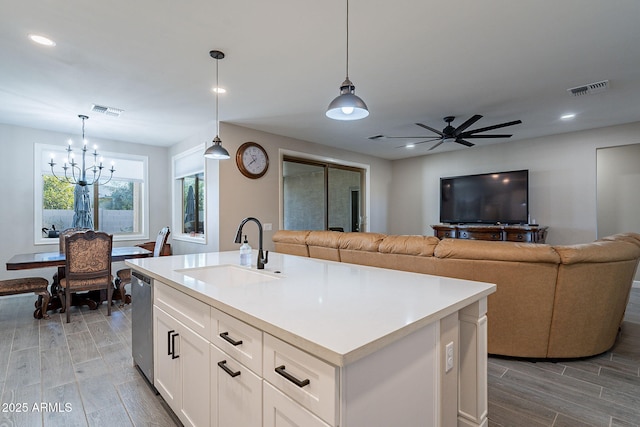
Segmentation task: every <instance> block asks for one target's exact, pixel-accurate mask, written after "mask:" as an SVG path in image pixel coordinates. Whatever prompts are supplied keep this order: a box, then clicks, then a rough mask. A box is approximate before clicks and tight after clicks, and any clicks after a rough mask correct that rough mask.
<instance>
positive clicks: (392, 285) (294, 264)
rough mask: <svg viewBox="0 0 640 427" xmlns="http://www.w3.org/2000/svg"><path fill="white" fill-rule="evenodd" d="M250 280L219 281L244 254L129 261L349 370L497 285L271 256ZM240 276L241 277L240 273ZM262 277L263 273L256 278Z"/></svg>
mask: <svg viewBox="0 0 640 427" xmlns="http://www.w3.org/2000/svg"><path fill="white" fill-rule="evenodd" d="M256 257H257V252H256V251H254V252H253V260H254V265H253V267H252V268H251V269H250V270H251V271H252V272H254V273H256V274H251V273H250V272H248V273H247V274H246V276H248V277H249V279H250V280H247V281H245V282H244V283H239V282H240V280H238V281H237V282H236V283H230V282H232V281H233V280H223V279H220V280H219V277H220V278H221V277H222V276H223V275H222V274H221V273H222V272H223V271H226V270H228V269H226V268H225V267H222V268H212V267H216V266H227V265H230V266H233V267H231V270H232V272H233V273H234V274H235V277H236V278H241V276H242V275H243V270H244V271H246V270H248V267H240V265H239V261H240V255H239V252H238V251H231V252H214V253H202V254H190V255H175V256H166V257H156V258H141V259H132V260H127V261H126V264H127V265H129V266H130V267H131V268H133V269H134V270H137V271H139V272H140V273H143V274H145V275H147V276H150V277H152V278H154V279H156V280H160V281H162V282H163V283H165V284H167V285H169V286H172V287H174V288H176V289H178V290H180V291H182V292H184V293H186V294H188V295H191V296H192V297H195V298H197V299H199V300H201V301H203V302H205V303H207V304H209V305H211V306H213V307H216V308H217V309H219V310H221V311H223V312H225V313H227V314H229V315H231V316H234V317H236V318H238V319H240V320H242V321H244V322H247V323H249V324H251V325H253V326H255V327H257V328H258V329H261V330H263V331H265V332H267V333H269V334H271V335H274V336H276V337H278V338H280V339H282V340H284V341H286V342H288V343H290V344H292V345H294V346H296V347H299V348H301V349H302V350H305V351H307V352H309V353H311V354H314V355H315V356H317V357H319V358H321V359H324V360H326V361H327V362H329V363H332V364H334V365H336V366H344V365H346V364H348V363H350V362H352V361H354V360H357V359H360V358H362V357H364V356H366V355H368V354H371V353H373V352H375V351H376V350H378V349H379V348H382V347H383V346H386V345H388V344H390V343H392V342H394V341H396V340H397V339H400V338H402V337H404V336H406V335H408V334H410V333H411V332H413V331H415V330H417V329H419V328H421V327H423V326H425V325H428V324H430V323H432V322H434V321H437V320H438V319H441V318H443V317H445V316H447V315H449V314H451V313H454V312H456V311H458V310H460V309H462V308H463V307H466V306H468V305H469V304H471V303H473V302H475V301H478V300H480V299H481V298H484V297H486V296H487V295H489V294H491V293H492V292H494V291H495V289H496V286H495V285H492V284H488V283H481V282H473V281H469V280H459V279H451V278H446V277H439V276H431V275H426V274H419V273H409V272H403V271H397V270H389V269H382V268H375V267H367V266H360V265H355V264H347V263H339V262H332V261H324V260H318V259H313V258H305V257H298V256H293V255H283V254H278V253H269V263H268V264H267V265H266V267H265V269H264V270H257V269H256V268H255V259H256ZM238 273H239V274H238ZM257 273H262V274H257Z"/></svg>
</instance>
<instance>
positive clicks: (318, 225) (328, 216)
mask: <svg viewBox="0 0 640 427" xmlns="http://www.w3.org/2000/svg"><path fill="white" fill-rule="evenodd" d="M282 170H283V179H282V181H283V186H284V188H283V193H282V194H283V198H284V200H283V207H284V210H283V215H284V229H285V230H336V231H361V221H362V213H361V212H362V206H364V201H363V198H364V191H363V190H364V188H363V185H364V182H365V180H364V177H365V175H364V173H365V171H364V170H363V169H358V168H353V167H348V166H342V165H338V164H333V163H327V162H316V161H309V160H305V159H298V158H292V157H285V158H284V161H283V168H282Z"/></svg>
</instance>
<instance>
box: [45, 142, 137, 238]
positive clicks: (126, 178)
mask: <svg viewBox="0 0 640 427" xmlns="http://www.w3.org/2000/svg"><path fill="white" fill-rule="evenodd" d="M64 149H65V147H64V146H63V145H60V146H53V145H44V144H36V146H35V160H36V167H35V177H34V182H35V204H34V206H35V211H36V215H35V216H36V218H35V236H36V238H35V243H36V244H51V243H55V242H56V241H57V239H55V238H53V239H52V238H49V237H47V236H48V234H47V233H45V232H44V230H48V229H52V228H54V227H55V229H56V230H64V229H66V228H70V227H72V226H73V218H74V214H75V211H74V191H75V189H76V186H75V185H73V184H70V183H66V182H62V181H60V180H59V179H58V178H56V177H55V176H53V174H52V173H51V167H50V166H49V164H48V163H49V161H50V159H51V158H52V156H54V161H55V158H57V159H64V158H66V152H65V150H64ZM103 155H104V157H105V158H106V159H109V160H108V161H109V162H110V161H113V162H114V165H115V168H116V172H115V173H114V175H113V178H112V179H111V180H110V181H109V182H108V183H106V184H100V185H93V186H88V187H87V188H86V193H87V197H88V199H89V200H90V201H91V203H90V205H91V210H90V215H91V219H92V221H93V228H94V229H95V230H100V231H105V232H107V233H110V234H113V235H114V240H138V239H143V238H148V235H149V234H148V230H147V229H146V224H148V218H147V209H146V206H147V205H148V202H147V195H146V194H145V182H146V178H147V163H148V158H147V157H146V156H136V155H129V154H119V153H106V152H104V153H103ZM58 162H60V160H58ZM105 170H106V168H105ZM55 171H56V175H58V176H61V175H62V176H64V173H63V172H62V169H61V168H60V165H57V166H56V167H55ZM59 171H60V172H59ZM106 178H107V177H104V178H103V179H102V180H101V181H102V182H104V181H106Z"/></svg>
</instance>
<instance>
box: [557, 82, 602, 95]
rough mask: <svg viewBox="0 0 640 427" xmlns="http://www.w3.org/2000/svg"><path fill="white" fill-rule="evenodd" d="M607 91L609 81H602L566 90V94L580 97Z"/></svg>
mask: <svg viewBox="0 0 640 427" xmlns="http://www.w3.org/2000/svg"><path fill="white" fill-rule="evenodd" d="M607 89H609V80H602V81H600V82H595V83H589V84H588V85H584V86H578V87H573V88H571V89H567V92H569V94H570V95H571V96H582V95H593V94H594V93H600V92H604V91H605V90H607Z"/></svg>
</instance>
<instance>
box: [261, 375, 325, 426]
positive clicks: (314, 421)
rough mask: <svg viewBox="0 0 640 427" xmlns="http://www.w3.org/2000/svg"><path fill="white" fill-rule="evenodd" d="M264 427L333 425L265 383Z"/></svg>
mask: <svg viewBox="0 0 640 427" xmlns="http://www.w3.org/2000/svg"><path fill="white" fill-rule="evenodd" d="M263 403H264V404H263V416H262V419H263V420H264V421H263V424H262V425H263V427H281V426H287V427H331V426H330V425H329V424H327V423H325V422H324V421H322V420H321V419H320V418H318V417H317V416H315V415H313V414H312V413H311V412H309V411H307V410H306V409H304V408H303V407H302V406H300V405H298V404H297V403H296V402H294V401H293V400H291V399H290V398H288V397H287V396H285V395H284V394H282V393H281V392H280V391H279V390H277V389H275V388H274V387H273V386H272V385H271V384H269V383H268V382H265V383H264V392H263Z"/></svg>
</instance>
